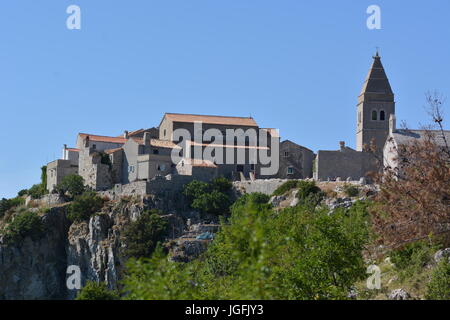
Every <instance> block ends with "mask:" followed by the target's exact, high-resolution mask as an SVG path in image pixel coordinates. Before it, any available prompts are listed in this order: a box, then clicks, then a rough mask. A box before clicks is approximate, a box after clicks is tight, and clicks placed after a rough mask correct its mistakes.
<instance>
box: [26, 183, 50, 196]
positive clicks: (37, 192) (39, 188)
mask: <svg viewBox="0 0 450 320" xmlns="http://www.w3.org/2000/svg"><path fill="white" fill-rule="evenodd" d="M46 193H47V189H46V187H45V186H44V185H42V184H35V185H33V186H32V187H31V188H30V189H28V195H30V196H31V198H33V199H39V198H42V196H43V195H45V194H46Z"/></svg>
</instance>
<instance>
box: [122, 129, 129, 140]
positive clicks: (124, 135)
mask: <svg viewBox="0 0 450 320" xmlns="http://www.w3.org/2000/svg"><path fill="white" fill-rule="evenodd" d="M123 137H124V138H125V139H128V131H127V130H125V131H124V132H123Z"/></svg>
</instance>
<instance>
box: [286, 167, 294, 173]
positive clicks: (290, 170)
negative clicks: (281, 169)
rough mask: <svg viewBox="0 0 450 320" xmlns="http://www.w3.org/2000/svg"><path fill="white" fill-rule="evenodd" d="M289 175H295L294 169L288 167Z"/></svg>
mask: <svg viewBox="0 0 450 320" xmlns="http://www.w3.org/2000/svg"><path fill="white" fill-rule="evenodd" d="M287 174H289V175H290V174H294V167H288V168H287Z"/></svg>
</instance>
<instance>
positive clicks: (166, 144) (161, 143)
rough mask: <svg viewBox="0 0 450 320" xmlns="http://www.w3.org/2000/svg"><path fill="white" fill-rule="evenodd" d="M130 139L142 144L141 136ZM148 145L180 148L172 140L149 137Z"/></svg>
mask: <svg viewBox="0 0 450 320" xmlns="http://www.w3.org/2000/svg"><path fill="white" fill-rule="evenodd" d="M131 139H133V140H134V141H135V142H136V143H138V144H141V145H143V144H144V139H143V138H137V137H132V138H131ZM150 145H151V146H152V147H158V148H171V149H173V148H180V147H179V146H178V145H176V144H175V143H173V142H172V141H168V140H159V139H150Z"/></svg>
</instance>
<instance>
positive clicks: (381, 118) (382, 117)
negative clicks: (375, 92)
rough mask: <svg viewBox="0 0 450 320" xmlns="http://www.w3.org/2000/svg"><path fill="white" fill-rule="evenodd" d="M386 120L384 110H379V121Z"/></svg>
mask: <svg viewBox="0 0 450 320" xmlns="http://www.w3.org/2000/svg"><path fill="white" fill-rule="evenodd" d="M384 120H386V113H385V112H384V110H381V111H380V121H384Z"/></svg>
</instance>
